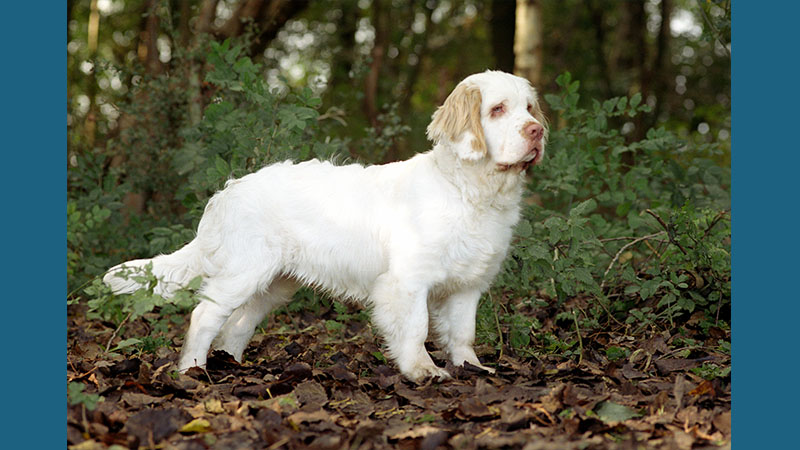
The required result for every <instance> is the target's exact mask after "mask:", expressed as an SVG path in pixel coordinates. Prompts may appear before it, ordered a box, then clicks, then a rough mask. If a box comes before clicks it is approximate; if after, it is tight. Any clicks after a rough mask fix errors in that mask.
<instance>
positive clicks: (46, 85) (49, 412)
mask: <svg viewBox="0 0 800 450" xmlns="http://www.w3.org/2000/svg"><path fill="white" fill-rule="evenodd" d="M65 6H66V5H64V4H61V3H60V2H49V3H46V4H42V5H39V4H36V3H30V2H8V3H5V4H4V5H3V17H5V18H6V20H5V23H4V26H3V28H2V31H1V32H0V33H2V42H3V55H2V65H3V68H2V69H0V87H1V88H2V90H3V102H2V107H1V108H0V111H2V112H0V114H2V122H0V123H2V141H1V142H2V144H0V154H2V156H3V159H2V162H1V163H0V167H1V168H2V171H3V176H2V177H1V178H0V179H2V183H3V189H2V201H0V205H2V216H0V224H2V236H3V243H4V246H3V252H2V261H3V263H4V264H2V267H3V269H2V273H3V281H4V283H3V293H2V300H0V302H2V306H3V308H2V318H3V326H2V327H0V329H2V333H3V337H2V339H3V352H2V354H1V356H0V361H2V363H0V364H2V370H0V373H2V375H0V376H2V386H3V394H4V395H3V397H4V398H3V406H4V410H5V412H6V414H5V417H6V418H5V419H4V421H3V422H4V423H3V429H4V430H5V433H3V444H2V447H4V448H64V447H65V446H66V429H67V422H66V413H67V402H66V367H67V351H66V350H67V341H66V331H67V323H66V315H67V311H66V289H67V276H66V240H67V239H66V225H67V215H66V195H65V194H66V181H67V176H66V164H65V163H66V151H65V150H66V143H67V139H66V108H65V106H66V105H65V101H66V98H67V95H66V94H67V92H66V90H67V89H66V88H67V81H66V68H67V52H66V35H67V34H66V20H67V18H66V7H65ZM14 444H17V445H14Z"/></svg>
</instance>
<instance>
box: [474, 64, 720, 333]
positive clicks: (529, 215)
mask: <svg viewBox="0 0 800 450" xmlns="http://www.w3.org/2000/svg"><path fill="white" fill-rule="evenodd" d="M557 83H558V85H559V86H561V87H562V92H561V93H560V95H546V96H545V99H546V100H547V102H548V104H549V105H550V106H551V107H552V109H553V110H554V111H555V113H556V114H557V115H558V118H557V120H556V121H555V123H556V124H557V125H556V126H554V127H553V129H552V130H551V134H550V138H549V144H548V157H547V158H546V159H545V163H544V164H543V167H542V168H540V169H533V171H532V179H531V183H530V185H529V191H528V195H529V198H528V203H529V205H530V206H527V207H526V208H525V209H524V210H523V213H522V215H523V219H522V221H521V222H520V224H519V226H518V227H517V229H516V240H515V243H514V245H513V247H512V249H511V251H510V257H509V258H508V259H507V260H506V263H505V266H504V268H503V271H502V273H501V274H500V276H499V278H498V281H497V283H495V291H496V292H498V293H500V294H505V295H506V296H507V297H511V298H522V299H526V298H530V297H531V296H540V297H543V298H552V299H555V300H556V302H557V304H558V305H561V304H562V303H563V302H564V301H565V300H566V299H567V298H571V297H575V296H588V297H589V298H590V299H591V301H590V302H589V308H588V309H587V310H586V311H581V320H583V321H584V323H585V325H589V326H591V325H596V324H598V323H600V321H603V322H605V321H615V322H617V323H620V324H622V323H625V324H629V325H635V326H637V327H640V328H644V327H647V326H653V325H654V324H655V323H656V322H657V321H661V320H665V319H666V321H667V322H668V323H670V324H672V323H673V320H674V319H675V318H676V317H677V316H681V315H686V314H687V313H692V312H694V311H696V310H702V311H703V312H704V313H705V317H706V318H714V323H718V324H720V323H721V324H722V326H727V325H726V324H724V322H720V316H721V312H723V311H724V310H725V309H726V308H729V306H730V217H729V214H728V211H729V208H730V196H729V191H728V190H727V186H729V185H730V173H729V170H727V169H725V168H722V167H719V166H717V165H716V164H715V163H714V162H713V159H712V158H714V157H715V156H717V155H719V154H720V153H721V152H722V150H721V149H720V148H718V147H716V146H714V145H703V146H694V145H692V144H691V143H687V142H683V141H681V140H680V139H678V138H677V137H676V136H675V135H674V134H672V133H670V132H669V131H667V130H665V129H662V128H660V129H651V130H649V131H648V132H647V133H646V137H645V138H644V139H642V140H638V141H635V140H633V141H631V140H629V139H627V138H626V136H625V135H624V134H622V133H621V132H620V130H619V128H618V127H617V126H612V123H617V124H623V123H624V122H625V121H626V120H630V119H631V118H633V117H635V116H636V115H637V114H640V113H642V112H646V111H648V110H649V108H648V107H647V106H646V105H642V104H641V96H640V95H639V94H635V95H633V96H632V97H631V98H630V99H629V98H626V97H619V98H613V99H609V100H606V101H604V102H602V103H601V102H599V101H596V100H595V101H594V102H593V104H592V108H590V109H582V108H579V107H578V106H577V105H578V100H579V94H578V89H579V85H580V84H579V82H578V81H572V80H571V78H570V75H569V73H565V74H564V75H562V76H560V77H559V78H558V80H557ZM630 123H631V124H632V123H633V122H630ZM625 127H626V126H625V125H623V126H622V128H623V129H625ZM626 155H628V156H626ZM627 161H635V163H634V164H630V163H629V162H627ZM722 316H723V318H724V317H726V316H725V314H722ZM709 320H710V319H707V320H706V322H707V324H708V323H710V322H709ZM504 323H506V325H507V326H508V327H509V329H510V331H509V334H510V335H511V336H519V334H520V333H523V334H524V333H531V332H532V331H533V329H532V328H531V327H530V326H528V324H520V321H519V319H517V318H516V316H515V315H514V314H509V315H508V316H507V317H504ZM576 326H577V322H576ZM490 340H491V339H490ZM510 343H511V344H512V346H514V347H523V346H525V345H526V344H527V339H522V338H519V337H517V338H512V339H511V342H510ZM517 344H518V345H517Z"/></svg>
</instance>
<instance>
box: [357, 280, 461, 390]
mask: <svg viewBox="0 0 800 450" xmlns="http://www.w3.org/2000/svg"><path fill="white" fill-rule="evenodd" d="M409 284H410V283H407V282H405V281H404V280H401V279H399V278H395V277H392V276H390V275H385V276H382V277H380V278H379V279H378V281H377V282H376V284H375V288H374V289H373V292H372V295H371V301H372V304H373V312H372V315H373V322H374V323H375V324H376V325H377V326H378V328H379V329H380V331H381V333H382V335H383V338H384V339H385V340H386V345H387V346H388V350H389V357H390V358H391V359H392V360H394V362H395V363H396V364H397V366H398V368H399V369H400V372H401V373H402V374H403V375H404V376H405V377H406V378H408V379H409V380H411V381H413V382H416V383H418V382H420V381H422V380H424V379H425V378H428V377H434V378H439V379H445V378H449V377H450V374H449V373H448V372H447V371H446V370H444V369H442V368H440V367H437V366H436V364H434V363H433V360H432V359H431V356H430V355H429V354H428V351H427V350H426V349H425V339H426V338H427V337H428V305H427V303H428V302H427V300H428V290H427V288H424V287H420V286H411V285H409Z"/></svg>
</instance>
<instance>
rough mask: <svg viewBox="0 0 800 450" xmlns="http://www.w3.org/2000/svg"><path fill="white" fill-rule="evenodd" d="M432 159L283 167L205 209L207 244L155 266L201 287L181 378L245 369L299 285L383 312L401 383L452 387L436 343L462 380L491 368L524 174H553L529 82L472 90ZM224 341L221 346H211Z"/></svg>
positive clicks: (494, 81)
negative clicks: (490, 297) (502, 274)
mask: <svg viewBox="0 0 800 450" xmlns="http://www.w3.org/2000/svg"><path fill="white" fill-rule="evenodd" d="M427 135H428V138H430V140H431V141H433V143H434V146H433V149H432V150H430V151H428V152H426V153H422V154H418V155H416V156H414V157H413V158H411V159H409V160H407V161H402V162H396V163H391V164H386V165H382V166H368V167H363V166H360V165H356V164H353V165H347V166H335V165H333V164H331V163H328V162H320V161H317V160H313V161H308V162H303V163H299V164H293V163H291V162H283V163H278V164H273V165H270V166H267V167H264V168H263V169H261V170H259V171H258V172H256V173H253V174H250V175H247V176H244V177H242V178H240V179H237V180H231V181H229V182H228V183H227V184H226V185H225V189H223V190H222V191H220V192H218V193H216V194H215V195H214V196H213V197H212V198H211V200H210V201H209V202H208V205H207V206H206V208H205V212H204V214H203V217H202V219H201V220H200V225H199V227H198V229H197V237H195V239H194V240H192V241H191V242H190V243H189V244H187V245H186V246H185V247H183V248H181V249H180V250H178V251H176V252H175V253H172V254H169V255H160V256H156V257H155V258H153V259H147V260H134V261H129V262H127V263H124V264H121V265H119V266H116V267H114V268H112V269H111V270H109V272H108V273H107V274H106V276H105V278H104V281H105V282H106V283H107V284H108V285H109V286H111V288H112V290H113V291H114V292H116V293H127V292H132V291H134V290H136V289H138V288H140V287H141V286H140V285H137V283H136V282H135V281H133V280H131V279H126V278H125V277H121V276H118V275H119V274H118V273H117V272H118V271H120V270H121V269H122V268H123V267H132V268H139V267H143V266H145V265H146V264H148V263H152V270H153V273H154V274H155V275H156V276H157V277H158V278H160V279H161V280H163V281H162V283H160V284H159V286H158V287H157V290H158V291H159V292H160V293H162V294H164V295H169V294H170V293H171V292H172V291H173V290H174V289H173V288H171V287H170V286H173V285H175V284H178V285H180V284H185V283H187V282H188V281H189V280H191V279H192V278H194V277H195V276H197V275H202V276H203V285H202V288H201V293H202V294H204V297H206V298H207V300H203V301H201V302H200V304H199V305H197V307H196V308H195V309H194V312H193V313H192V318H191V324H190V326H189V331H188V333H187V335H186V341H185V345H184V348H183V351H182V354H181V358H180V361H179V363H178V368H179V369H180V370H182V371H184V370H186V369H188V368H190V367H193V366H201V367H202V366H204V365H205V363H206V355H207V353H208V351H209V348H210V347H211V346H212V345H213V347H214V348H217V349H222V350H225V351H227V352H228V353H230V354H231V355H233V357H234V358H236V360H238V361H241V358H242V353H243V352H244V350H245V348H246V346H247V344H248V342H249V341H250V338H251V337H252V336H253V333H254V330H255V327H256V326H257V325H258V324H259V323H260V322H261V321H262V320H263V319H264V317H265V316H266V315H267V313H269V312H270V311H271V310H273V309H275V308H276V307H279V306H281V305H283V304H285V303H286V302H288V301H289V300H290V299H291V297H292V294H293V293H294V292H295V291H296V289H297V288H298V286H299V285H301V284H303V285H310V286H313V287H317V288H321V289H324V290H325V291H327V292H330V293H332V294H333V295H336V296H340V297H343V298H346V299H351V300H355V301H357V302H360V303H362V304H364V305H367V306H371V307H372V309H373V313H372V319H373V322H374V324H375V325H376V326H377V328H378V329H379V331H380V332H381V334H382V336H383V337H384V339H385V341H386V345H387V347H388V355H389V356H390V357H391V359H392V360H393V361H394V362H395V363H396V364H397V367H398V368H399V370H400V372H402V373H403V375H405V376H406V377H407V378H408V379H410V380H412V381H420V380H422V379H424V378H426V377H440V378H446V377H448V376H449V374H448V373H447V371H445V370H444V369H442V368H440V367H437V366H436V365H435V364H434V362H433V360H431V357H430V355H429V354H428V352H427V351H426V350H425V346H424V343H425V340H426V338H427V337H428V331H429V327H430V331H431V332H432V335H433V337H434V339H435V341H436V343H437V344H438V345H439V346H440V348H442V349H443V350H445V351H446V352H447V354H448V355H449V358H450V360H451V361H452V363H453V364H455V365H456V366H459V365H463V364H464V362H465V361H468V362H469V363H470V364H473V365H475V366H479V367H482V368H484V369H486V370H491V369H489V368H486V367H484V366H482V365H481V364H480V361H478V358H477V356H476V355H475V351H474V350H473V348H472V345H473V341H474V338H475V314H476V309H477V306H478V300H479V298H480V296H481V293H482V292H484V291H486V290H487V289H488V288H489V285H490V283H491V282H492V279H493V278H494V277H495V275H496V274H497V272H498V271H499V270H500V266H501V263H502V261H503V259H504V258H505V256H506V252H507V250H508V246H509V242H510V241H511V235H512V230H513V227H514V225H515V224H516V223H517V220H518V218H519V203H520V199H521V195H522V190H523V185H524V177H525V171H526V169H527V168H528V167H529V166H531V165H533V164H536V163H538V162H540V161H541V160H542V157H543V155H544V147H545V140H546V136H545V135H546V128H545V123H544V117H543V115H542V112H541V109H540V108H539V103H538V98H537V95H536V91H535V90H534V89H533V88H532V87H531V86H530V84H529V83H528V81H527V80H525V79H522V78H519V77H516V76H514V75H510V74H507V73H503V72H497V71H486V72H484V73H479V74H475V75H472V76H469V77H467V78H466V79H464V80H463V81H462V82H461V83H459V84H458V86H456V88H455V90H453V92H452V93H451V94H450V96H448V97H447V99H446V100H445V102H444V105H442V106H441V107H439V108H438V109H437V110H436V112H435V113H434V114H433V120H432V122H431V123H430V125H429V126H428V132H427ZM212 341H213V342H212Z"/></svg>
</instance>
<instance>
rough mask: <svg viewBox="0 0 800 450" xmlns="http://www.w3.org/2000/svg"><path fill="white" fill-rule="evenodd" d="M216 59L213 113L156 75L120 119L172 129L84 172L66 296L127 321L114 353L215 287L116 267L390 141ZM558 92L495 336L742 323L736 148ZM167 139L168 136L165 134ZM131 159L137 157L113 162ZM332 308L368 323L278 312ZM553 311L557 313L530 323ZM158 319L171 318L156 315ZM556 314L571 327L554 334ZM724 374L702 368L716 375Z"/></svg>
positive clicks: (83, 166)
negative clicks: (329, 119) (217, 204)
mask: <svg viewBox="0 0 800 450" xmlns="http://www.w3.org/2000/svg"><path fill="white" fill-rule="evenodd" d="M194 57H197V56H196V55H188V56H185V58H194ZM176 59H180V58H176ZM207 62H208V64H210V66H211V67H212V69H211V70H210V71H209V72H208V73H207V74H206V77H205V80H204V81H205V85H206V86H207V89H208V92H206V93H205V95H209V96H211V101H210V103H209V104H208V106H207V107H206V108H205V110H204V111H203V114H202V117H201V118H199V119H197V118H194V119H193V118H192V117H191V114H184V113H181V112H180V111H181V110H182V109H186V108H187V102H189V101H190V99H187V98H189V97H190V96H189V95H188V94H186V91H187V90H188V89H189V87H190V86H184V85H180V84H176V81H175V79H174V78H170V77H169V76H168V75H164V76H160V77H155V78H149V79H143V80H142V82H141V83H140V86H139V88H138V89H135V90H133V91H132V93H131V98H130V100H129V102H128V104H127V105H123V106H122V108H123V109H126V110H127V111H129V112H130V114H132V115H135V116H136V117H137V121H138V122H137V123H139V124H140V123H142V122H143V120H144V119H138V118H139V117H142V118H145V117H148V118H151V119H152V118H153V117H162V118H163V120H165V121H167V123H169V124H171V126H170V129H169V131H167V130H165V129H164V128H163V127H162V126H161V125H163V124H162V123H159V122H158V121H157V120H156V121H152V120H151V122H153V123H154V124H155V125H153V126H141V127H139V126H131V127H128V128H125V129H124V130H123V131H122V132H121V133H120V136H119V137H118V138H117V139H116V140H111V141H108V142H107V144H106V146H105V147H102V148H96V149H85V150H84V151H81V152H78V153H77V154H76V155H75V158H74V160H73V162H72V163H71V164H70V166H69V170H68V177H69V184H68V203H67V216H68V234H67V241H68V251H67V264H68V268H67V270H68V283H69V290H70V296H69V298H68V302H69V303H70V304H74V303H78V302H81V303H85V304H86V306H87V307H88V313H89V314H90V315H91V317H94V318H97V319H98V320H103V321H109V322H111V323H113V324H115V326H116V327H117V332H119V337H120V338H126V339H123V340H122V341H121V344H124V345H122V346H120V344H119V343H118V344H117V345H116V347H112V346H111V344H112V343H111V341H109V346H108V347H109V348H107V350H108V351H111V350H117V351H134V350H135V351H149V352H152V351H155V350H156V349H157V348H158V347H159V346H164V345H167V344H168V342H167V341H166V340H164V339H163V336H165V335H166V332H165V331H166V327H169V326H173V325H176V324H180V323H181V321H182V320H183V315H184V314H185V313H186V312H187V311H188V310H189V309H190V308H191V306H192V305H193V304H194V303H196V302H197V300H198V298H197V295H196V294H195V293H194V290H195V289H197V288H198V287H199V286H200V283H201V280H199V279H198V280H195V281H194V283H193V285H192V286H189V287H188V288H187V289H185V290H183V291H181V292H180V294H179V295H177V296H176V297H174V298H171V299H164V298H162V297H160V296H159V295H157V294H155V293H154V292H153V286H154V283H155V279H154V278H153V275H152V274H151V273H149V271H147V270H145V271H144V272H143V273H139V274H131V276H138V277H142V280H143V281H145V284H146V285H147V286H148V287H149V288H148V289H144V290H141V291H140V292H137V293H135V294H132V295H124V296H114V295H111V294H110V292H109V291H108V288H107V287H105V286H104V285H103V284H102V282H101V281H100V280H99V278H98V276H100V275H102V273H103V272H104V271H105V270H106V269H107V268H109V267H111V266H112V265H114V264H116V263H119V262H121V261H124V260H127V259H131V258H135V257H150V256H152V255H153V254H157V253H166V252H171V251H174V250H175V249H177V248H179V247H181V246H182V245H184V244H185V243H186V242H188V241H189V240H190V239H191V238H192V237H193V235H194V232H193V230H194V228H195V226H196V224H197V221H198V220H199V217H200V214H201V212H202V208H203V207H204V205H205V203H206V201H207V200H208V198H209V197H210V195H211V194H213V192H214V191H216V190H217V189H220V188H221V187H222V186H223V184H224V182H225V181H226V180H228V179H230V178H232V177H239V176H242V175H244V174H246V173H249V172H252V171H254V170H257V169H258V168H260V167H262V166H264V165H265V164H269V163H271V162H276V161H282V160H286V159H292V160H295V161H300V160H306V159H309V158H331V157H332V156H333V155H337V154H346V153H348V152H347V150H348V148H361V147H367V146H368V147H375V146H374V145H365V143H364V142H361V143H358V142H356V143H348V142H343V141H338V140H332V139H329V138H326V137H324V136H325V133H324V120H322V119H321V116H320V114H319V111H318V110H317V108H318V107H319V106H320V103H321V102H320V99H319V98H318V97H316V96H315V95H314V94H313V93H312V91H311V90H310V89H300V90H298V91H280V90H276V89H273V88H270V86H269V85H268V84H267V83H266V81H265V77H264V76H263V73H264V68H263V67H261V66H260V65H259V64H256V63H254V62H253V61H252V60H250V58H248V57H246V56H243V47H242V46H241V45H235V44H231V43H230V42H228V41H226V42H225V43H222V44H218V43H214V42H212V43H210V45H209V46H208V49H207ZM557 82H558V85H559V86H560V87H561V92H560V93H557V94H548V95H545V100H546V101H547V103H548V105H549V106H550V108H551V110H552V114H553V116H554V117H553V118H552V119H553V120H552V123H553V126H552V129H551V131H550V138H549V143H548V148H547V156H546V158H545V161H544V163H543V164H542V165H541V166H538V167H536V168H534V169H531V177H530V184H529V186H528V190H527V195H526V199H525V204H526V206H525V208H524V210H523V213H522V220H521V222H520V223H519V225H518V226H517V228H516V235H515V240H514V242H513V246H512V248H511V249H510V251H509V256H508V258H507V260H506V261H505V263H504V266H503V270H502V272H501V273H500V275H499V276H498V278H497V280H496V282H495V284H494V286H493V288H492V289H491V291H490V292H489V293H487V295H486V296H485V297H484V299H482V302H481V304H480V307H479V315H478V324H477V331H478V341H479V343H480V344H483V345H487V346H494V347H495V348H497V349H499V350H500V351H501V352H502V351H504V349H507V350H508V351H511V352H515V353H517V354H519V355H524V356H534V357H536V356H541V355H559V356H561V357H563V358H570V359H574V360H580V358H581V356H582V349H583V341H582V339H584V338H585V337H586V336H588V334H589V331H591V330H600V329H604V328H608V327H612V328H614V329H616V330H623V331H624V332H625V333H628V334H631V335H636V334H638V333H641V332H643V331H658V330H665V329H676V328H680V326H681V324H683V323H685V322H686V321H687V320H688V319H689V318H693V319H694V320H695V321H696V322H697V323H699V326H700V327H701V328H703V329H704V330H707V329H708V328H709V327H712V326H713V327H716V328H720V329H728V328H729V317H730V314H729V310H730V285H731V284H730V194H729V186H730V172H729V170H728V169H727V168H725V167H721V166H720V165H718V164H717V163H716V162H715V160H719V158H718V157H719V156H720V155H721V154H722V152H723V149H722V148H720V147H719V146H717V145H708V144H703V145H698V144H695V143H693V142H691V141H682V140H680V139H678V138H677V137H676V135H675V134H673V133H671V132H670V131H668V130H666V129H663V128H656V129H651V130H648V131H647V133H646V134H645V137H644V138H643V139H638V140H636V139H633V138H632V137H631V133H628V134H623V133H622V132H621V131H620V130H621V129H624V128H623V125H624V124H625V123H626V122H631V123H632V119H633V118H634V117H635V116H636V115H638V114H643V113H647V112H648V111H649V108H648V106H647V105H645V104H642V98H641V95H639V94H634V95H633V96H631V97H630V98H627V97H619V98H613V99H608V100H605V101H602V102H601V101H596V100H595V101H593V102H591V107H588V108H583V107H579V106H578V103H579V99H580V94H579V90H580V84H579V82H578V81H573V80H572V79H571V77H570V75H569V73H565V74H563V75H562V76H560V77H559V78H558V80H557ZM156 112H157V113H158V114H156ZM387 114H388V115H390V116H392V117H389V119H387V121H388V122H390V123H392V124H393V127H394V128H392V130H394V131H392V134H391V136H384V135H386V132H385V131H383V132H380V133H379V132H376V131H374V130H373V131H372V132H368V133H366V135H367V138H365V139H367V140H370V142H367V144H370V143H374V142H372V141H375V142H379V141H380V142H383V144H381V145H379V146H378V148H384V149H385V148H386V146H387V145H388V144H387V142H389V141H390V140H391V139H396V138H397V137H398V135H402V133H405V132H407V131H408V128H407V127H404V126H403V125H402V124H401V123H400V122H399V120H397V118H396V117H394V116H393V115H392V114H393V113H392V111H391V110H390V111H389V112H387ZM151 125H152V124H151ZM153 130H155V131H156V132H157V133H167V132H169V133H170V135H169V136H168V137H167V136H161V137H159V136H157V135H155V136H154V134H153ZM157 133H156V134H157ZM73 141H75V142H78V141H80V140H79V139H77V138H74V139H73ZM384 141H385V142H384ZM122 149H124V150H122ZM378 153H380V154H376V155H362V156H363V157H365V158H369V157H374V158H379V157H381V156H382V154H383V151H381V152H378ZM120 156H121V158H122V159H123V162H122V163H118V162H116V161H115V159H114V158H115V157H120ZM136 196H144V197H145V198H146V199H147V200H148V202H147V204H148V205H149V206H148V208H146V209H144V210H143V211H139V212H132V211H131V208H130V207H129V206H126V205H128V204H129V203H130V201H131V199H132V198H134V199H135V198H136ZM320 305H323V307H325V308H327V309H330V308H333V310H334V312H335V315H334V319H332V320H330V321H328V322H326V327H328V328H329V330H331V331H336V330H338V329H340V328H341V326H340V325H337V324H341V323H343V322H345V321H351V320H357V321H362V322H367V321H368V319H367V315H366V314H363V313H357V312H354V311H351V310H350V309H349V307H348V306H344V305H341V304H339V303H336V302H331V300H329V299H324V298H323V299H320V298H319V296H317V295H316V294H314V293H313V292H312V291H309V290H301V291H300V292H299V293H298V294H297V295H296V302H295V303H293V304H290V305H288V306H286V307H285V308H283V309H281V310H280V311H278V312H277V313H276V314H291V313H294V312H296V311H298V310H300V309H301V308H312V309H316V310H319V308H320ZM537 310H548V311H552V312H553V314H554V317H553V318H551V319H546V318H545V317H539V316H537V315H536V314H533V313H531V311H537ZM152 311H159V312H160V313H161V315H160V318H158V319H154V318H153V317H151V316H150V315H148V314H149V313H150V312H152ZM142 318H145V319H144V320H148V321H149V327H148V330H149V335H146V336H125V331H124V326H125V325H126V323H130V322H131V321H134V320H137V319H142ZM543 320H555V321H556V322H557V323H559V324H561V325H562V328H563V329H566V330H570V332H569V333H567V334H559V335H557V334H554V333H552V332H550V331H548V332H543V331H542V330H543V329H544V328H543V323H542V322H543ZM723 344H725V343H724V342H723V343H722V344H720V345H723ZM727 346H728V348H729V347H730V344H729V343H727ZM606 353H607V355H606V356H607V357H608V359H609V360H615V359H619V358H625V357H628V356H630V355H627V354H626V353H625V349H624V348H621V347H609V348H607V349H606ZM377 357H378V356H376V358H377ZM728 370H729V369H728ZM724 371H725V368H719V367H716V368H715V367H711V366H709V367H706V366H704V368H701V376H713V375H714V374H720V373H722V372H724ZM79 397H80V391H79V390H78V389H77V388H76V390H75V398H76V399H78V400H76V401H84V400H80V399H79ZM86 401H88V400H86Z"/></svg>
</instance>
